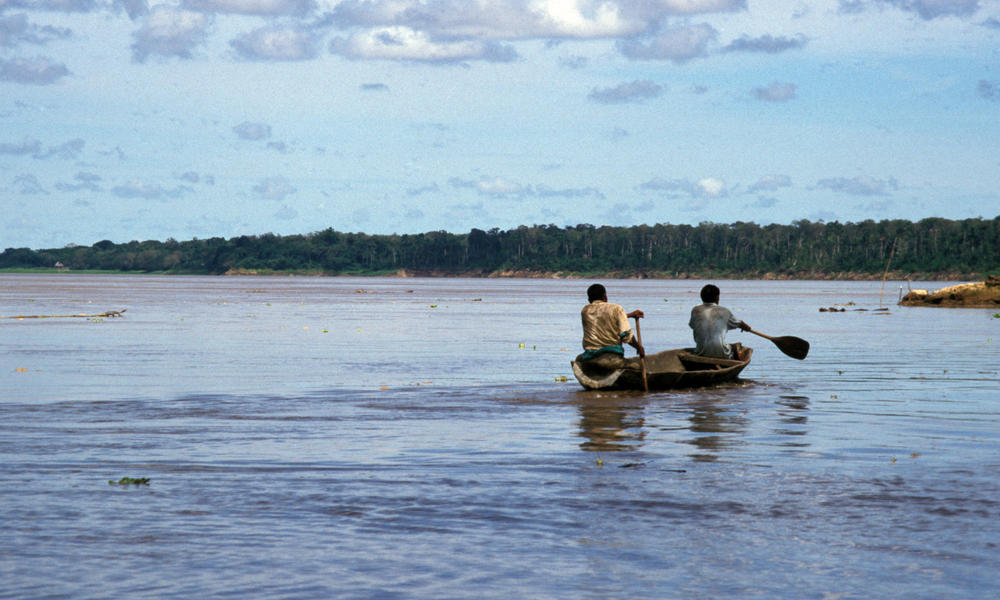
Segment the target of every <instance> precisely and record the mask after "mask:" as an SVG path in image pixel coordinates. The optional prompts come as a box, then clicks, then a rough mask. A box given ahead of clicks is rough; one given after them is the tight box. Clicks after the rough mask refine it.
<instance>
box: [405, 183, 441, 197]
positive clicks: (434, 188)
mask: <svg viewBox="0 0 1000 600" xmlns="http://www.w3.org/2000/svg"><path fill="white" fill-rule="evenodd" d="M440 189H441V188H439V187H438V184H436V183H432V184H431V185H425V186H421V187H416V188H410V189H408V190H406V195H407V196H422V195H424V194H430V193H434V192H438V191H440Z"/></svg>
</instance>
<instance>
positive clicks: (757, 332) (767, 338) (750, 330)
mask: <svg viewBox="0 0 1000 600" xmlns="http://www.w3.org/2000/svg"><path fill="white" fill-rule="evenodd" d="M747 331H749V332H750V333H756V334H757V335H759V336H760V337H762V338H764V339H766V340H771V341H772V342H773V341H774V338H773V337H771V336H769V335H766V334H763V333H761V332H759V331H754V330H753V329H747Z"/></svg>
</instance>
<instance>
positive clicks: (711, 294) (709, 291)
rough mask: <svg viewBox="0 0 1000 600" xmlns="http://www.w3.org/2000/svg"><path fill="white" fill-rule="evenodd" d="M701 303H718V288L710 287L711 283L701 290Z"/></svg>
mask: <svg viewBox="0 0 1000 600" xmlns="http://www.w3.org/2000/svg"><path fill="white" fill-rule="evenodd" d="M701 301H702V302H718V301H719V288H718V287H716V286H714V285H712V284H711V283H710V284H708V285H706V286H705V287H703V288H701Z"/></svg>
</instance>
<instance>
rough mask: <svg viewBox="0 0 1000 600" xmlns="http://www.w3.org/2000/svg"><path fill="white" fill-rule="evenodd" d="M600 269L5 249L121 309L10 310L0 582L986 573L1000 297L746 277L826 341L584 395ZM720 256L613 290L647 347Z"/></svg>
mask: <svg viewBox="0 0 1000 600" xmlns="http://www.w3.org/2000/svg"><path fill="white" fill-rule="evenodd" d="M588 283H589V282H582V281H549V280H431V279H406V280H404V279H378V278H375V279H350V278H315V279H312V278H309V279H306V278H272V279H267V278H204V277H203V278H198V277H187V278H185V277H91V276H77V275H65V276H45V277H37V276H10V275H0V315H23V314H73V313H84V312H86V313H88V314H93V313H99V312H103V311H104V310H118V309H122V308H127V309H128V312H127V313H126V316H125V317H124V318H121V319H104V320H95V321H88V320H84V319H77V320H53V319H35V320H25V321H17V320H9V321H8V320H2V321H0V511H2V512H0V514H2V515H3V527H0V581H2V586H0V598H48V597H52V598H59V597H62V598H98V597H101V598H104V597H131V596H142V597H157V598H195V597H198V598H201V597H207V598H212V597H224V596H228V597H268V598H317V597H337V598H352V599H354V598H357V599H362V598H364V599H368V598H387V599H388V598H467V597H477V598H481V599H484V600H485V599H487V598H498V599H499V598H503V599H505V600H506V599H507V598H510V597H512V596H514V597H525V598H561V597H566V596H567V595H574V596H580V597H583V598H593V599H595V600H596V599H598V598H612V597H628V598H656V599H658V598H664V597H680V598H741V599H742V598H761V599H763V598H789V597H805V598H890V599H896V598H899V599H903V598H949V599H952V598H957V599H960V600H973V599H975V600H979V599H980V598H986V597H993V596H994V595H995V592H996V590H997V588H998V585H997V582H998V580H997V576H996V572H997V570H996V566H997V564H1000V547H998V545H997V542H996V540H997V539H1000V501H998V500H997V498H1000V462H998V460H997V452H996V450H997V448H998V447H1000V408H998V406H1000V405H998V404H997V403H996V389H997V385H996V381H997V375H998V370H1000V369H998V367H997V365H1000V330H998V329H997V328H998V327H1000V319H993V318H992V315H991V314H990V313H989V311H979V310H970V311H944V312H931V309H901V308H895V307H894V308H892V309H891V310H890V311H887V314H878V315H876V314H875V313H873V312H871V311H869V312H846V313H819V312H818V311H817V310H816V309H817V307H821V306H832V305H834V304H837V303H843V302H847V301H854V302H855V303H856V306H859V307H861V308H875V307H877V302H878V295H879V283H878V282H874V283H868V282H726V283H725V286H724V287H723V289H724V294H725V297H726V298H728V301H727V303H728V305H729V306H730V307H731V308H732V309H733V310H734V312H735V313H736V314H740V315H742V316H744V317H746V318H747V320H748V321H750V322H752V323H754V326H755V328H757V329H758V330H759V331H763V332H766V333H768V334H771V335H796V336H799V337H802V338H804V339H807V340H809V341H810V342H811V343H812V350H811V353H810V356H809V358H808V359H806V360H805V361H794V360H791V359H789V358H787V357H785V356H784V355H782V354H781V353H780V352H779V351H777V350H776V349H775V348H774V347H773V346H772V345H771V344H769V343H768V342H767V341H765V340H761V339H752V340H751V339H748V337H749V336H747V335H746V334H741V333H740V332H732V333H731V335H732V336H733V340H732V341H741V342H743V343H746V344H748V345H753V346H754V350H755V351H754V360H753V363H752V364H751V365H750V366H749V367H748V368H747V369H746V370H745V371H744V372H743V374H742V377H743V380H742V381H740V382H737V383H735V384H733V385H728V386H724V387H720V388H716V389H708V390H685V391H677V392H660V393H651V394H635V393H621V394H610V393H600V392H596V393H595V392H585V391H582V390H581V389H580V388H579V386H577V385H576V383H575V382H574V381H573V377H572V374H571V373H570V372H569V361H570V359H571V358H572V356H574V355H575V354H576V353H577V352H578V351H579V348H578V345H579V337H580V336H579V309H580V307H581V306H582V305H583V304H584V303H585V302H586V298H585V290H586V286H587V284H588ZM703 283H704V282H699V281H649V280H644V281H616V282H614V283H613V284H611V285H610V286H609V292H612V295H613V297H614V298H615V299H616V300H619V301H621V302H623V303H624V304H626V305H628V308H629V309H632V308H641V309H643V310H644V312H645V313H646V319H645V320H644V321H643V324H642V330H643V341H644V343H645V346H646V348H647V350H648V351H650V352H652V351H656V350H660V349H668V348H677V347H683V346H686V345H689V343H690V330H689V328H688V327H687V317H688V314H689V311H690V307H691V306H693V305H694V304H696V303H698V296H697V292H698V290H699V289H700V287H701V285H702V284H703ZM921 287H928V288H934V287H940V286H936V285H934V284H927V285H921ZM359 290H362V291H363V292H364V293H359ZM893 348H906V352H905V353H901V352H893V351H891V350H892V349H893ZM969 348H975V349H976V352H969V351H968V349H969ZM887 349H888V350H887ZM566 376H568V381H566V382H563V381H562V378H563V377H566ZM624 467H628V468H624ZM126 476H128V477H148V478H149V479H150V484H149V486H132V487H123V486H112V485H108V483H107V482H108V481H109V480H120V479H121V478H122V477H126Z"/></svg>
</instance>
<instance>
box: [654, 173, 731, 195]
mask: <svg viewBox="0 0 1000 600" xmlns="http://www.w3.org/2000/svg"><path fill="white" fill-rule="evenodd" d="M639 189H640V190H647V191H658V192H670V193H671V195H678V194H684V195H688V196H691V197H692V198H722V197H724V196H728V195H729V190H728V189H727V188H726V184H725V182H723V181H722V180H721V179H716V178H715V177H705V178H703V179H699V180H698V181H690V180H688V179H663V178H662V177H655V178H653V179H651V180H649V181H646V182H645V183H641V184H639Z"/></svg>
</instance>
